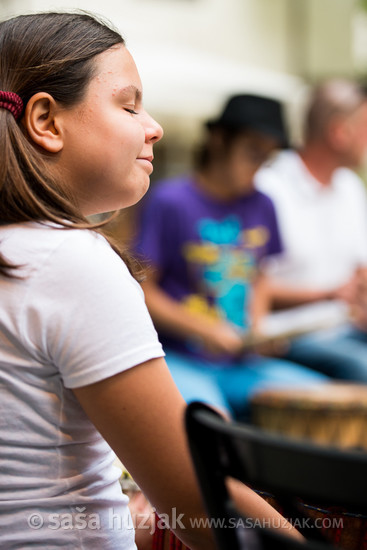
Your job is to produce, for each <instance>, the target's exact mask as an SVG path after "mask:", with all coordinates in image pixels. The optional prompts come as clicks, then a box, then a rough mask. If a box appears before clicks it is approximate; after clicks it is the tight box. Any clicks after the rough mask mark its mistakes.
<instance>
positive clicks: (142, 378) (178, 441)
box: [74, 359, 300, 550]
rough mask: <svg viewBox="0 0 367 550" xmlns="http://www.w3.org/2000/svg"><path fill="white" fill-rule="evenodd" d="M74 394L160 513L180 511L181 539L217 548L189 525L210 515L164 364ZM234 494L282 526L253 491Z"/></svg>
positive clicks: (250, 510)
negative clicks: (207, 512)
mask: <svg viewBox="0 0 367 550" xmlns="http://www.w3.org/2000/svg"><path fill="white" fill-rule="evenodd" d="M74 393H75V395H76V397H77V399H78V400H79V402H80V403H81V405H82V406H83V408H84V410H85V411H86V413H87V415H88V416H89V417H90V419H91V421H92V422H93V423H94V424H95V426H96V428H97V429H98V430H99V431H100V433H101V434H102V436H103V437H104V438H105V439H106V440H107V442H108V443H109V444H110V445H111V447H112V448H113V449H114V451H115V452H116V454H117V456H118V457H119V458H120V460H121V461H122V462H123V464H124V465H125V466H126V467H127V469H128V470H129V471H130V473H131V474H132V476H133V477H134V479H135V481H136V482H137V483H138V484H139V486H140V487H141V489H142V490H143V492H144V493H145V494H146V496H147V498H148V499H149V500H150V502H151V503H152V505H153V506H154V507H155V508H156V509H157V511H158V513H161V514H162V513H165V514H168V517H172V514H174V511H176V518H177V517H180V522H181V521H182V524H183V525H184V528H182V527H181V525H180V522H177V525H176V528H175V532H176V534H177V536H178V537H179V538H181V539H182V540H183V542H184V543H185V544H187V545H188V546H189V547H190V548H191V549H192V550H206V549H208V550H209V549H214V544H213V542H212V537H211V533H210V529H209V528H201V529H198V528H197V527H196V528H193V526H192V525H191V524H190V520H192V518H194V517H195V518H198V517H204V516H205V514H204V510H203V507H202V502H201V497H200V494H199V491H198V487H197V483H196V479H195V475H194V472H193V468H192V464H191V459H190V455H189V451H188V446H187V442H186V436H185V432H184V423H183V416H184V410H185V407H186V405H185V402H184V400H183V399H182V397H181V395H180V393H179V392H178V389H177V388H176V386H175V384H174V382H173V380H172V378H171V375H170V373H169V371H168V368H167V366H166V364H165V361H164V360H163V359H153V360H151V361H148V362H146V363H143V364H141V365H139V366H137V367H134V368H132V369H129V370H127V371H125V372H123V373H120V374H118V375H116V376H113V377H111V378H107V379H106V380H103V381H101V382H98V383H96V384H92V385H90V386H85V387H83V388H78V389H75V390H74ZM235 492H236V497H237V499H239V501H240V502H241V503H242V509H243V510H244V511H245V513H247V515H248V516H249V517H256V518H268V519H269V518H270V519H271V518H274V519H276V520H277V522H275V523H274V524H275V525H279V524H280V523H281V522H279V518H281V516H280V515H279V514H278V512H276V511H275V510H274V508H272V507H271V506H270V505H269V504H267V503H266V502H265V501H263V500H262V499H261V498H260V497H259V496H258V495H256V494H255V493H253V491H251V490H250V489H248V488H247V487H244V486H243V485H242V484H241V487H236V489H235ZM180 514H183V516H180ZM284 529H285V532H286V533H289V532H292V533H294V534H295V535H296V536H300V535H299V534H298V533H297V532H296V531H295V530H293V529H290V528H289V526H287V527H284Z"/></svg>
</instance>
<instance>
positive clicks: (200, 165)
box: [194, 125, 253, 172]
mask: <svg viewBox="0 0 367 550" xmlns="http://www.w3.org/2000/svg"><path fill="white" fill-rule="evenodd" d="M252 133H253V130H252V129H251V128H240V129H238V128H236V129H231V128H225V127H221V126H219V125H218V126H215V127H214V126H213V127H212V128H208V129H207V135H206V137H205V139H204V141H203V142H202V143H201V144H200V145H199V146H198V147H197V148H196V150H195V151H194V167H195V168H196V170H198V171H199V172H201V171H205V170H207V169H208V168H210V167H211V166H212V165H213V164H214V163H217V162H222V161H223V160H226V159H227V158H228V155H229V153H230V151H231V148H232V145H233V143H234V142H235V141H236V140H237V139H238V138H239V137H240V136H244V135H251V134H252Z"/></svg>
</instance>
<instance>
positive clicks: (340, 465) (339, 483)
mask: <svg viewBox="0 0 367 550" xmlns="http://www.w3.org/2000/svg"><path fill="white" fill-rule="evenodd" d="M186 429H187V434H188V440H189V446H190V450H191V454H192V458H193V462H194V466H195V469H196V473H197V477H198V481H199V484H200V487H201V492H202V495H203V499H204V503H205V506H206V509H207V512H208V515H209V517H210V518H211V519H212V526H213V531H214V536H215V539H216V541H217V545H218V548H219V549H220V550H253V549H254V550H255V549H256V550H257V548H259V549H271V550H277V549H279V550H280V549H282V550H283V549H284V550H288V549H289V550H291V549H292V550H293V549H302V548H303V549H304V550H321V549H325V548H333V546H331V545H330V544H329V543H326V542H320V541H322V540H325V539H324V536H323V535H322V534H321V530H318V529H315V528H314V527H315V526H314V525H312V521H311V520H310V518H308V519H307V525H308V526H309V529H302V528H300V529H299V530H300V531H301V532H303V534H304V535H305V536H306V538H307V544H306V545H305V544H302V543H299V542H298V541H296V540H294V539H292V538H291V537H285V536H284V535H281V534H280V533H279V532H277V531H276V530H273V529H266V528H262V527H261V526H259V525H255V527H257V528H256V529H246V527H247V526H251V524H253V522H252V523H251V521H249V520H251V518H244V517H243V516H241V515H240V514H239V513H238V511H237V510H236V507H235V505H234V502H233V500H232V498H231V497H230V495H229V493H228V491H227V488H226V484H225V479H226V477H228V476H229V477H233V478H236V479H239V480H240V481H242V482H244V483H246V484H248V485H250V486H251V487H252V488H254V489H258V490H261V491H265V492H267V493H270V494H272V495H274V496H275V498H276V500H277V502H278V503H279V504H280V505H281V508H282V512H283V514H284V515H285V517H287V518H289V519H290V520H291V521H292V520H293V521H294V520H295V519H296V518H297V520H298V522H297V523H295V525H296V526H297V527H298V526H299V525H300V526H301V527H302V520H304V519H305V517H306V516H304V513H303V511H302V506H300V501H299V499H301V500H302V501H303V502H306V503H309V504H312V503H317V504H318V505H320V506H325V507H330V506H340V507H342V508H343V509H347V510H348V512H350V513H360V514H361V513H367V454H365V453H364V452H360V451H344V450H340V449H336V448H330V447H322V446H319V445H315V444H312V443H308V442H301V441H296V440H290V439H287V438H284V437H282V436H278V435H273V434H269V433H266V432H264V431H262V430H260V429H259V428H255V427H253V426H250V425H245V424H239V423H236V422H229V421H227V420H225V419H224V418H222V417H221V416H220V415H219V414H218V413H216V412H215V411H214V410H213V409H211V408H210V407H207V406H206V405H204V404H203V403H198V402H196V403H191V404H190V405H189V406H188V407H187V411H186ZM303 510H304V508H303ZM255 524H256V522H255ZM234 525H237V527H238V528H236V529H235V528H233V526H234ZM311 535H312V537H311ZM256 545H258V546H256Z"/></svg>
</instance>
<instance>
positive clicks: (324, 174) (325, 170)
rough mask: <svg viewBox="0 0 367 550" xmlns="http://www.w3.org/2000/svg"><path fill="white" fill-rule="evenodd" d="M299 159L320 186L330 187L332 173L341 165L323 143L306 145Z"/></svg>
mask: <svg viewBox="0 0 367 550" xmlns="http://www.w3.org/2000/svg"><path fill="white" fill-rule="evenodd" d="M299 154H300V157H301V159H302V160H303V162H304V164H305V166H306V168H307V169H308V171H309V172H310V173H311V174H312V176H313V177H314V178H315V179H316V180H317V181H318V182H320V183H321V184H322V185H330V184H331V179H332V176H333V173H334V171H335V170H336V169H337V168H340V166H341V163H340V159H338V157H337V155H335V154H334V152H333V151H332V150H330V148H329V147H328V146H327V145H326V144H324V143H321V142H319V143H308V144H306V145H305V147H304V148H303V149H302V150H301V151H300V153H299Z"/></svg>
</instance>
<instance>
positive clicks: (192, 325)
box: [142, 282, 213, 339]
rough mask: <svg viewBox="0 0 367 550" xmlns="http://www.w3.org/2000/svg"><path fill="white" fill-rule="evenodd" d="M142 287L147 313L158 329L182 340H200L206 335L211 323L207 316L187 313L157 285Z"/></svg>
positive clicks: (181, 305)
mask: <svg viewBox="0 0 367 550" xmlns="http://www.w3.org/2000/svg"><path fill="white" fill-rule="evenodd" d="M142 287H143V290H144V293H145V301H146V304H147V307H148V309H149V313H150V315H151V316H152V319H153V321H154V324H155V325H156V326H157V327H158V329H161V330H163V331H164V332H166V333H168V334H172V335H174V336H177V337H179V338H182V339H189V338H195V337H197V338H200V337H202V336H203V335H204V333H206V330H207V325H208V324H211V323H213V319H211V318H210V317H209V316H208V315H206V314H203V313H200V312H195V313H192V312H191V311H189V310H188V309H187V308H186V307H185V306H184V305H183V304H182V303H180V302H179V301H178V300H175V299H173V298H171V297H170V296H169V295H168V294H167V293H166V292H164V291H163V290H162V289H161V288H160V287H159V286H158V285H157V284H155V283H150V282H148V283H143V284H142Z"/></svg>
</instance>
